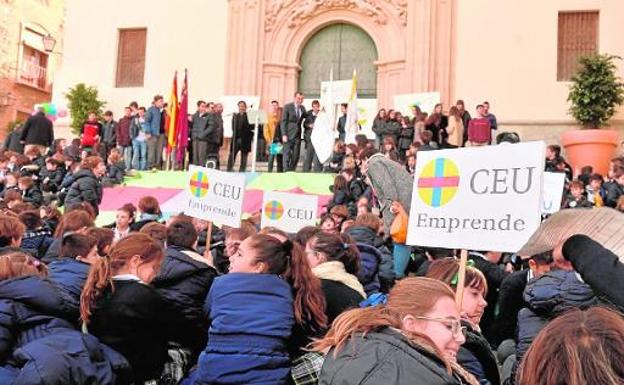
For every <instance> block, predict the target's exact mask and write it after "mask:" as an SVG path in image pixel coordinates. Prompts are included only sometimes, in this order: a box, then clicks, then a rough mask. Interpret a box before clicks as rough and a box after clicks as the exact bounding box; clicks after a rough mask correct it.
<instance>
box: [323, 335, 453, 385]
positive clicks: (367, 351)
mask: <svg viewBox="0 0 624 385" xmlns="http://www.w3.org/2000/svg"><path fill="white" fill-rule="evenodd" d="M318 383H319V385H347V384H363V385H364V384H366V385H381V384H383V385H413V384H427V385H451V384H463V383H464V382H462V381H461V380H460V378H459V377H457V376H454V375H450V374H449V373H448V371H447V370H446V368H445V367H444V365H443V363H442V362H441V361H440V360H439V359H438V358H437V357H435V356H434V355H432V354H431V353H429V352H427V351H426V350H424V349H423V348H421V347H419V346H417V345H415V344H413V343H411V342H410V341H409V340H408V339H407V337H405V336H403V335H402V334H401V333H400V332H398V331H395V330H393V329H390V328H386V329H382V330H380V331H377V332H371V333H368V334H367V335H366V336H363V335H362V334H356V335H355V337H353V338H351V339H349V342H347V344H346V345H345V346H344V347H343V348H342V349H341V350H340V351H339V352H338V354H337V356H336V357H334V350H333V349H332V350H330V351H329V353H328V354H327V356H326V357H325V362H324V363H323V368H322V369H321V374H320V376H319V382H318Z"/></svg>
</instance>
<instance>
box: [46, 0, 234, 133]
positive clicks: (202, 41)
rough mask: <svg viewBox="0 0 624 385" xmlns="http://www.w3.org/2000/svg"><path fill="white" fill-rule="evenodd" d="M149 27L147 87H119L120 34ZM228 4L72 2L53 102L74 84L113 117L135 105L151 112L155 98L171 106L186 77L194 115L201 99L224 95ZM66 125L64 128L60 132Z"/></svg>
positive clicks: (211, 0) (195, 0) (208, 0)
mask: <svg viewBox="0 0 624 385" xmlns="http://www.w3.org/2000/svg"><path fill="white" fill-rule="evenodd" d="M134 27H136V28H140V27H145V28H147V46H146V58H145V63H146V64H145V78H144V86H143V87H138V88H115V73H116V65H117V44H118V35H119V33H118V29H120V28H134ZM226 35H227V1H226V0H183V1H170V0H131V1H129V0H125V1H123V0H107V1H101V0H67V15H66V25H65V43H64V52H63V64H62V66H61V68H60V71H59V72H57V76H56V79H55V84H54V95H53V100H54V101H55V102H56V103H59V104H61V105H62V104H65V103H66V100H65V98H64V96H63V94H64V93H65V92H66V91H67V90H68V89H69V88H70V87H72V86H73V85H75V84H76V83H80V82H84V83H86V84H88V85H95V86H97V87H98V90H99V92H100V96H101V98H102V99H104V100H105V101H106V102H107V105H106V107H105V108H106V109H110V110H112V111H113V113H114V114H115V116H119V115H120V114H121V113H122V112H123V107H124V106H127V105H128V103H129V102H130V101H133V100H136V101H137V102H138V103H139V105H144V106H146V107H148V106H149V104H150V102H151V100H152V97H153V96H154V95H155V94H162V95H164V96H165V100H167V99H169V94H170V92H171V83H172V80H173V74H174V71H175V70H178V91H179V90H180V89H181V87H182V81H183V76H184V75H183V71H184V68H185V67H186V68H188V71H189V109H190V110H192V111H194V105H195V102H196V100H198V99H200V98H201V99H206V100H217V99H218V97H219V96H221V95H222V94H223V89H224V76H225V56H226V47H227V43H228V41H227V36H226ZM66 123H67V122H63V121H59V124H58V125H61V126H62V125H63V124H66Z"/></svg>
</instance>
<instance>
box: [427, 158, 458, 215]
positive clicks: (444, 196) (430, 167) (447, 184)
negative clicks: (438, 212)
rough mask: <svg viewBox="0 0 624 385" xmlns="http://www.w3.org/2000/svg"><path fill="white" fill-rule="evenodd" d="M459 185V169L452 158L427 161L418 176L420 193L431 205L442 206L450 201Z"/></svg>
mask: <svg viewBox="0 0 624 385" xmlns="http://www.w3.org/2000/svg"><path fill="white" fill-rule="evenodd" d="M458 187H459V169H458V168H457V165H456V164H455V163H454V162H453V161H452V160H450V159H446V158H438V159H434V160H432V161H431V162H429V163H427V164H426V165H425V167H424V168H423V170H422V172H421V173H420V177H419V178H418V195H419V196H420V199H422V201H423V202H425V204H426V205H428V206H431V207H442V206H444V205H445V204H447V203H449V202H450V201H451V200H452V199H453V197H454V196H455V194H456V193H457V188H458Z"/></svg>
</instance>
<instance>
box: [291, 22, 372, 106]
mask: <svg viewBox="0 0 624 385" xmlns="http://www.w3.org/2000/svg"><path fill="white" fill-rule="evenodd" d="M377 57H378V55H377V47H376V46H375V42H374V41H373V39H372V38H371V37H370V36H369V35H368V34H367V33H366V32H365V31H364V30H363V29H361V28H359V27H356V26H354V25H352V24H346V23H337V24H331V25H329V26H327V27H324V28H322V29H321V30H319V31H318V32H316V33H315V34H314V35H312V36H311V37H310V39H309V40H308V41H307V42H306V44H305V46H304V47H303V49H302V51H301V57H300V59H299V66H300V68H301V72H300V73H299V83H298V89H299V90H300V91H302V92H303V93H304V94H305V95H306V97H308V98H318V97H319V96H320V84H321V81H326V80H329V73H330V70H332V69H333V71H334V79H335V80H345V79H351V77H352V74H353V70H354V69H356V70H357V74H358V97H360V98H376V97H377V69H376V67H375V61H376V60H377Z"/></svg>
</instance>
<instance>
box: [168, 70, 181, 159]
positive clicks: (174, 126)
mask: <svg viewBox="0 0 624 385" xmlns="http://www.w3.org/2000/svg"><path fill="white" fill-rule="evenodd" d="M178 112H179V106H178V71H176V72H175V75H174V76H173V87H172V88H171V96H170V97H169V107H168V109H167V122H165V127H166V130H167V153H168V154H171V151H172V150H173V149H174V148H175V147H176V141H177V140H176V139H177V137H178Z"/></svg>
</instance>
